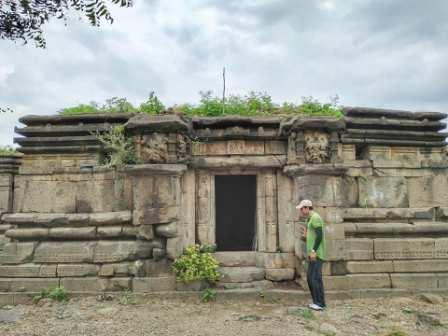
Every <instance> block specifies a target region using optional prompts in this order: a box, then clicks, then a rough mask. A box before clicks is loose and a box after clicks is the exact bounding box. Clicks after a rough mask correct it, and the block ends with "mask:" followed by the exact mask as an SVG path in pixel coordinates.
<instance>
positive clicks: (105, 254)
mask: <svg viewBox="0 0 448 336" xmlns="http://www.w3.org/2000/svg"><path fill="white" fill-rule="evenodd" d="M153 247H154V245H153V243H152V242H146V241H99V242H98V244H97V246H96V248H95V253H94V256H93V262H95V263H103V262H119V261H125V260H135V259H145V258H149V257H150V256H151V253H152V249H153Z"/></svg>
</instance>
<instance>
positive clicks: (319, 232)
mask: <svg viewBox="0 0 448 336" xmlns="http://www.w3.org/2000/svg"><path fill="white" fill-rule="evenodd" d="M314 232H315V233H316V240H315V241H314V247H313V250H314V251H317V249H318V248H319V246H320V243H321V242H322V227H317V228H315V229H314Z"/></svg>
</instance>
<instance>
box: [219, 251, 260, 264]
mask: <svg viewBox="0 0 448 336" xmlns="http://www.w3.org/2000/svg"><path fill="white" fill-rule="evenodd" d="M257 254H258V252H255V251H248V252H215V253H214V254H213V256H214V257H215V258H216V259H217V260H218V262H219V264H220V265H221V266H224V267H249V266H254V267H255V266H257Z"/></svg>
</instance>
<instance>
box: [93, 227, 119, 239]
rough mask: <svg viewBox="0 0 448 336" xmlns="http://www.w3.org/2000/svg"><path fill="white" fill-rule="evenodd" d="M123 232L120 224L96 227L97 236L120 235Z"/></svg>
mask: <svg viewBox="0 0 448 336" xmlns="http://www.w3.org/2000/svg"><path fill="white" fill-rule="evenodd" d="M122 232H123V228H122V227H121V226H105V227H101V226H100V227H98V228H97V235H98V238H111V237H120V236H121V234H122Z"/></svg>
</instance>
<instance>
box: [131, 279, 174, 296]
mask: <svg viewBox="0 0 448 336" xmlns="http://www.w3.org/2000/svg"><path fill="white" fill-rule="evenodd" d="M132 282H133V283H132V286H133V289H134V292H142V293H148V292H165V291H172V290H175V288H176V280H175V278H174V277H173V276H166V277H151V278H134V279H133V280H132Z"/></svg>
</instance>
